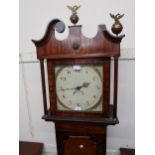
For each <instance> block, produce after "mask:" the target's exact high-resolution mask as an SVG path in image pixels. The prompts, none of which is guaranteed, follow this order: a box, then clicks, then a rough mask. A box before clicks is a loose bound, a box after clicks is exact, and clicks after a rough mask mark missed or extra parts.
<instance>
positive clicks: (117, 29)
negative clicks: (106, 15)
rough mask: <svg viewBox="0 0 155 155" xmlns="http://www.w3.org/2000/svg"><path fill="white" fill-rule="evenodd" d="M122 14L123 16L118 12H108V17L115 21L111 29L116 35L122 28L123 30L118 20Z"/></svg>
mask: <svg viewBox="0 0 155 155" xmlns="http://www.w3.org/2000/svg"><path fill="white" fill-rule="evenodd" d="M123 16H124V14H122V15H121V14H119V13H118V14H116V15H113V14H111V13H110V17H111V18H113V19H114V20H115V23H114V24H113V25H112V27H111V30H112V32H113V33H114V34H116V35H118V34H119V33H121V32H122V30H123V26H122V24H121V23H120V21H119V19H121V18H122V17H123Z"/></svg>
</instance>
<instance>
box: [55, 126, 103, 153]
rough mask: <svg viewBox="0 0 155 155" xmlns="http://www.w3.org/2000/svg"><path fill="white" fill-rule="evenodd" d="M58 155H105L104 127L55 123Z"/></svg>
mask: <svg viewBox="0 0 155 155" xmlns="http://www.w3.org/2000/svg"><path fill="white" fill-rule="evenodd" d="M55 126H56V138H57V150H58V155H106V126H95V125H84V124H75V123H56V124H55Z"/></svg>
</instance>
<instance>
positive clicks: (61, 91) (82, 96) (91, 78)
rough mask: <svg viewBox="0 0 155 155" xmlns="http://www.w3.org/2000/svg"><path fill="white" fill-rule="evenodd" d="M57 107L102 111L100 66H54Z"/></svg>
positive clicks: (70, 109)
mask: <svg viewBox="0 0 155 155" xmlns="http://www.w3.org/2000/svg"><path fill="white" fill-rule="evenodd" d="M55 77H56V95H57V109H58V110H69V111H102V92H103V88H102V86H103V81H102V77H103V68H102V66H97V65H96V66H91V65H73V66H56V67H55Z"/></svg>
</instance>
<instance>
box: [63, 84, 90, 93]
mask: <svg viewBox="0 0 155 155" xmlns="http://www.w3.org/2000/svg"><path fill="white" fill-rule="evenodd" d="M89 84H90V83H88V82H84V83H83V84H82V85H81V86H76V87H73V88H62V89H61V90H62V91H65V90H74V89H75V90H76V91H77V90H80V89H81V88H83V87H84V88H87V87H88V86H89ZM74 92H75V91H74Z"/></svg>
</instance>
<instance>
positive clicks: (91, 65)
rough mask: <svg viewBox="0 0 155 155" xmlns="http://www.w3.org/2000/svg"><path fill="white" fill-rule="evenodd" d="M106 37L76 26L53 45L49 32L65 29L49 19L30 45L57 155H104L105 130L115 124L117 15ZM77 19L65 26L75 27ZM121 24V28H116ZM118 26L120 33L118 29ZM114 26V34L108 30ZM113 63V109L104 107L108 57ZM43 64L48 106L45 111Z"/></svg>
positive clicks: (107, 100)
mask: <svg viewBox="0 0 155 155" xmlns="http://www.w3.org/2000/svg"><path fill="white" fill-rule="evenodd" d="M111 16H112V17H113V18H114V19H115V24H116V25H115V24H114V25H113V27H112V30H113V32H117V33H115V34H117V35H116V36H114V35H111V34H110V33H109V32H108V31H107V30H106V26H105V25H99V26H98V32H97V34H96V36H95V37H94V38H92V39H89V38H87V37H85V36H83V35H82V32H81V29H82V26H80V25H73V26H69V27H68V28H69V35H68V38H66V39H64V40H58V39H57V38H56V37H55V31H58V32H61V33H62V32H63V31H64V30H65V25H64V23H63V22H62V21H60V20H58V19H54V20H52V21H51V22H50V23H49V25H48V27H47V30H46V33H45V35H44V37H43V38H42V39H41V40H39V41H35V40H33V42H34V44H35V46H36V48H37V58H38V59H39V60H40V67H41V79H42V90H43V103H44V116H43V117H42V118H43V119H45V120H46V121H53V122H55V127H56V138H57V150H58V155H79V154H80V155H106V129H107V126H108V125H114V124H117V123H118V118H117V76H118V75H117V74H118V58H119V56H120V42H121V40H122V38H123V37H124V35H120V36H118V33H120V32H121V29H122V25H121V24H120V22H119V20H118V19H119V16H120V15H119V14H118V15H116V16H113V15H111ZM76 18H77V14H76V13H73V15H72V16H71V21H72V22H73V23H74V24H76V22H77V21H78V19H76ZM120 25H121V26H120ZM118 26H120V28H119V29H118ZM115 27H116V29H114V28H115ZM112 57H113V58H114V59H113V60H114V79H113V80H114V86H113V92H114V93H113V94H114V100H113V102H114V103H113V104H112V105H110V77H111V76H110V72H111V70H110V69H111V58H112ZM44 60H47V69H48V73H47V77H48V88H49V98H50V107H48V106H47V98H46V84H45V71H44Z"/></svg>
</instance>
